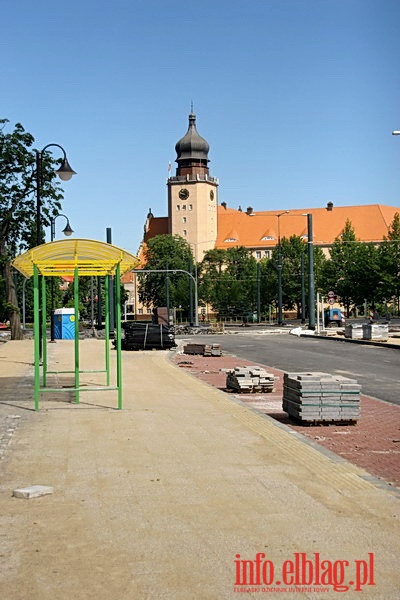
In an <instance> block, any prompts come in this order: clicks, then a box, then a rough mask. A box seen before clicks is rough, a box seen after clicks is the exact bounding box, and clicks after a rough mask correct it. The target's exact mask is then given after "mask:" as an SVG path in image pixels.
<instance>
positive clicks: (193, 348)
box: [183, 344, 222, 356]
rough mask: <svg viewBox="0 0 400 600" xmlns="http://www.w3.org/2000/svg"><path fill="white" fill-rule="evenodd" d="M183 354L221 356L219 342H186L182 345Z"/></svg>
mask: <svg viewBox="0 0 400 600" xmlns="http://www.w3.org/2000/svg"><path fill="white" fill-rule="evenodd" d="M183 352H184V353H185V354H201V355H202V356H221V355H222V352H221V346H220V345H219V344H186V346H184V347H183Z"/></svg>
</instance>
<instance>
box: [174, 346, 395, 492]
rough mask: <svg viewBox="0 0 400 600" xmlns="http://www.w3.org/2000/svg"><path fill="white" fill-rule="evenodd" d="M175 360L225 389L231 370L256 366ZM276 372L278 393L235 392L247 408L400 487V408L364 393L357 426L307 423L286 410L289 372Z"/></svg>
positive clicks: (229, 359)
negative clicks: (287, 374)
mask: <svg viewBox="0 0 400 600" xmlns="http://www.w3.org/2000/svg"><path fill="white" fill-rule="evenodd" d="M173 361H174V362H175V364H177V365H178V366H179V367H180V368H184V369H185V370H186V371H188V372H190V373H191V374H192V375H194V376H195V377H197V378H199V379H200V380H202V381H204V382H207V383H209V384H211V385H213V386H214V387H216V388H218V389H220V390H226V387H227V386H226V383H227V379H226V370H227V369H228V370H229V369H234V368H235V367H237V365H242V366H243V367H244V366H245V365H248V364H253V363H250V362H249V361H245V360H244V359H242V358H237V357H235V356H231V355H226V354H223V356H222V358H218V359H215V358H213V359H206V358H203V357H201V356H196V357H192V356H186V355H185V354H179V353H176V354H175V356H174V358H173ZM265 368H267V369H268V371H270V372H271V373H273V374H274V376H275V382H274V390H273V393H270V394H256V395H253V394H240V395H239V394H234V395H233V397H234V398H235V399H236V400H237V401H239V402H243V403H245V404H246V405H247V406H249V407H251V408H253V409H254V410H257V411H259V412H260V413H262V414H263V415H267V416H270V417H272V418H273V419H275V420H277V421H278V422H280V423H282V424H285V425H286V426H288V427H290V429H292V430H294V431H297V432H299V433H301V434H302V435H303V436H305V437H306V438H307V439H309V440H310V441H313V442H317V443H318V445H319V446H322V447H324V448H326V449H328V450H331V451H332V452H335V453H336V454H338V455H339V456H342V457H343V458H345V459H347V460H349V461H350V462H352V463H354V464H355V465H357V466H359V467H362V468H364V469H366V470H367V471H368V472H369V473H371V474H373V475H375V476H376V477H379V478H382V479H383V480H384V481H386V482H387V483H389V484H391V485H393V486H397V487H400V407H399V406H398V405H394V404H390V403H388V402H383V401H381V400H377V399H376V398H369V397H368V396H364V395H361V397H360V411H361V415H360V416H358V417H357V424H356V425H354V424H349V425H346V424H339V425H335V424H332V425H331V424H329V425H323V424H317V425H313V424H307V423H300V422H299V421H297V420H294V419H291V418H290V416H289V415H288V414H287V412H284V411H283V409H282V398H283V394H284V392H283V388H284V373H283V372H282V371H280V370H278V369H274V368H272V367H265Z"/></svg>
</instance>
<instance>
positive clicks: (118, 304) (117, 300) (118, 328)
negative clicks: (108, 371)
mask: <svg viewBox="0 0 400 600" xmlns="http://www.w3.org/2000/svg"><path fill="white" fill-rule="evenodd" d="M120 281H121V275H120V266H119V263H118V264H117V268H116V271H115V318H116V321H117V322H116V334H117V339H116V342H117V343H116V350H117V388H118V409H119V410H121V408H122V361H121V283H120Z"/></svg>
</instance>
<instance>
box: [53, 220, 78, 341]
mask: <svg viewBox="0 0 400 600" xmlns="http://www.w3.org/2000/svg"><path fill="white" fill-rule="evenodd" d="M58 217H64V219H67V224H66V226H65V227H64V229H63V234H64V235H66V236H67V237H69V236H70V235H72V234H73V233H74V231H73V229H72V228H71V225H70V224H69V219H68V217H67V216H66V215H63V214H61V213H59V214H58V215H56V216H55V217H53V218H52V219H51V228H50V240H51V241H52V242H54V238H55V237H56V219H58ZM54 333H55V332H54V277H52V278H51V316H50V341H51V342H54V341H55V339H54Z"/></svg>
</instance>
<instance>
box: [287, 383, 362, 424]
mask: <svg viewBox="0 0 400 600" xmlns="http://www.w3.org/2000/svg"><path fill="white" fill-rule="evenodd" d="M360 394H361V385H359V384H358V383H357V380H356V379H349V378H348V377H342V376H340V375H330V374H329V373H320V372H312V373H285V374H284V377H283V401H282V408H283V410H284V411H285V412H287V413H288V414H289V415H290V416H292V417H294V418H295V419H298V420H300V421H306V422H323V421H329V422H340V421H346V422H349V421H352V422H356V421H357V419H358V418H359V416H360Z"/></svg>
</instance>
